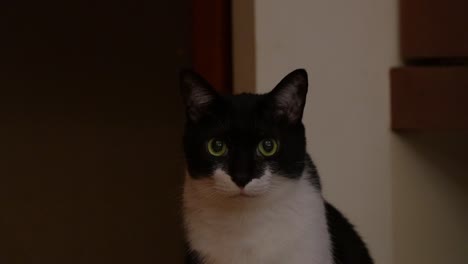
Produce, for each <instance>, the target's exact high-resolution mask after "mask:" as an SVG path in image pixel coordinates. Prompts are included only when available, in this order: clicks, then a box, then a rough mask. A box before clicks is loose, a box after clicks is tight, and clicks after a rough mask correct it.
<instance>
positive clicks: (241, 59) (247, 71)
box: [232, 0, 256, 93]
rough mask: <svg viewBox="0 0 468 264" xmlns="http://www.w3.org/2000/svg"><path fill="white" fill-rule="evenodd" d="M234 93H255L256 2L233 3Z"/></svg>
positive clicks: (239, 0) (243, 0)
mask: <svg viewBox="0 0 468 264" xmlns="http://www.w3.org/2000/svg"><path fill="white" fill-rule="evenodd" d="M232 36H233V40H232V45H233V47H232V52H233V53H232V54H233V88H232V89H233V92H234V93H243V92H247V93H255V91H256V87H255V86H256V61H255V59H256V56H255V1H252V0H235V1H233V2H232Z"/></svg>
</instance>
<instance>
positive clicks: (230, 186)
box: [212, 168, 272, 196]
mask: <svg viewBox="0 0 468 264" xmlns="http://www.w3.org/2000/svg"><path fill="white" fill-rule="evenodd" d="M212 178H213V182H214V184H213V192H216V193H218V194H222V195H226V196H236V195H241V194H242V195H245V196H259V195H262V194H264V193H266V192H267V191H268V190H269V189H270V184H271V178H272V174H271V171H270V170H269V169H268V168H266V169H265V171H264V173H263V175H262V176H260V177H259V178H255V179H252V180H251V181H250V182H249V183H247V185H245V187H244V188H243V189H242V188H240V187H239V186H237V185H236V183H235V182H233V181H232V178H231V176H229V175H228V174H227V173H226V172H225V171H224V170H222V169H216V170H215V171H214V173H213V176H212Z"/></svg>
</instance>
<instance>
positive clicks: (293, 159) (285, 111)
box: [181, 70, 373, 264]
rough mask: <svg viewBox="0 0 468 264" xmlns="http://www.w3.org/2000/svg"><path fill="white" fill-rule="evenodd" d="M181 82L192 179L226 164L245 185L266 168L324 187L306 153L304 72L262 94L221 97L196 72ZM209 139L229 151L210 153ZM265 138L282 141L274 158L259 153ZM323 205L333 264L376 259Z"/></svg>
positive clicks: (196, 263)
mask: <svg viewBox="0 0 468 264" xmlns="http://www.w3.org/2000/svg"><path fill="white" fill-rule="evenodd" d="M181 81H182V82H181V83H182V95H183V97H184V102H185V105H186V113H187V122H186V126H185V134H184V150H185V156H186V162H187V169H188V172H189V174H190V176H191V177H193V178H201V177H207V175H211V174H212V172H213V170H214V169H215V168H217V167H222V168H223V170H225V171H227V172H228V174H229V175H230V176H231V178H232V180H233V181H234V182H235V183H236V184H237V185H239V186H241V187H243V186H244V185H245V184H246V183H248V182H250V181H251V180H252V179H254V178H258V177H260V176H261V174H262V173H263V171H264V169H265V167H266V166H268V167H269V168H270V170H271V171H272V172H273V173H275V174H277V175H282V176H284V177H288V178H291V179H296V178H299V177H301V175H302V172H303V171H304V170H308V171H309V175H311V177H310V182H311V184H313V185H314V186H316V187H317V188H318V189H319V190H320V189H321V184H320V179H319V176H318V173H317V170H316V167H315V165H314V164H313V162H312V160H311V159H310V157H309V155H308V154H307V153H306V139H305V129H304V125H303V124H302V122H301V119H302V114H303V109H304V105H305V98H306V94H307V73H306V72H305V71H304V70H296V71H293V72H292V73H290V74H289V75H288V76H286V77H285V78H284V79H283V80H282V81H281V82H280V83H279V84H278V85H277V86H276V87H275V88H274V89H273V91H272V92H270V93H268V94H264V95H253V94H241V95H235V96H220V95H218V94H217V93H216V92H215V91H214V90H213V89H212V88H211V87H210V85H209V84H208V83H207V82H206V81H205V80H203V78H201V77H200V76H198V75H197V74H195V73H193V72H183V73H182V76H181ZM211 138H217V139H220V140H223V141H224V142H226V144H227V147H228V152H227V154H226V155H223V156H220V157H214V156H213V155H210V154H209V153H208V151H207V142H208V141H209V140H210V139H211ZM265 138H272V139H276V140H277V141H278V142H279V150H278V152H277V153H276V154H275V155H273V156H271V157H263V156H262V155H259V154H258V152H257V151H256V149H257V146H258V144H259V142H260V141H261V140H262V139H265ZM325 207H326V214H327V221H328V226H329V233H330V235H331V239H332V244H333V255H334V257H335V263H336V264H355V263H356V264H357V263H360V264H371V263H373V262H372V260H371V257H370V255H369V253H368V251H367V248H366V246H365V244H364V242H363V241H362V239H361V238H360V237H359V235H358V234H357V232H356V231H355V230H354V228H353V226H352V225H351V224H350V223H349V221H348V220H347V219H346V218H345V217H343V215H342V214H341V213H340V212H339V211H338V210H336V209H335V208H334V207H333V206H331V205H330V204H328V203H326V204H325ZM187 252H188V253H187V256H186V263H191V264H202V263H203V262H202V260H201V259H200V256H199V255H198V254H197V252H194V251H192V250H190V246H189V245H188V246H187Z"/></svg>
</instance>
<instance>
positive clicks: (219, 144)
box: [211, 140, 224, 152]
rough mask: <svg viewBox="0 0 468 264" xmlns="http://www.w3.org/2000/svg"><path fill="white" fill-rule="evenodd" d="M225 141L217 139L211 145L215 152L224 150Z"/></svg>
mask: <svg viewBox="0 0 468 264" xmlns="http://www.w3.org/2000/svg"><path fill="white" fill-rule="evenodd" d="M223 146H224V143H223V142H222V141H221V140H216V141H214V142H213V145H212V146H211V147H212V148H213V150H214V152H220V151H221V150H223Z"/></svg>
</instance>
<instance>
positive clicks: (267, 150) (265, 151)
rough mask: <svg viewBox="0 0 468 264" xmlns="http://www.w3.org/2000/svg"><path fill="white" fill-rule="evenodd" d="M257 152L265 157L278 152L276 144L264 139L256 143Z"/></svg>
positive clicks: (271, 140)
mask: <svg viewBox="0 0 468 264" xmlns="http://www.w3.org/2000/svg"><path fill="white" fill-rule="evenodd" d="M258 151H259V152H260V154H262V155H263V156H265V157H270V156H273V155H274V154H275V153H276V152H278V143H277V142H276V140H274V139H271V138H268V139H264V140H262V141H260V143H258Z"/></svg>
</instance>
